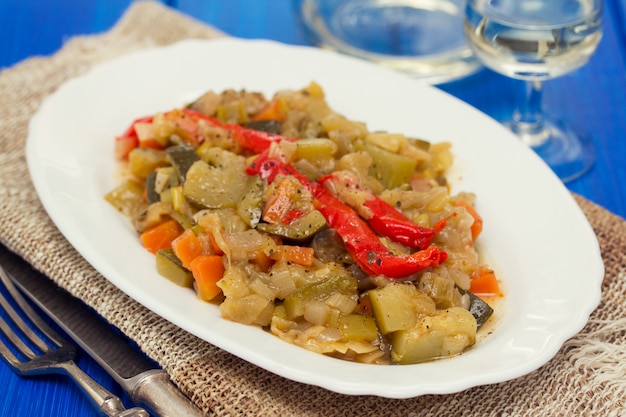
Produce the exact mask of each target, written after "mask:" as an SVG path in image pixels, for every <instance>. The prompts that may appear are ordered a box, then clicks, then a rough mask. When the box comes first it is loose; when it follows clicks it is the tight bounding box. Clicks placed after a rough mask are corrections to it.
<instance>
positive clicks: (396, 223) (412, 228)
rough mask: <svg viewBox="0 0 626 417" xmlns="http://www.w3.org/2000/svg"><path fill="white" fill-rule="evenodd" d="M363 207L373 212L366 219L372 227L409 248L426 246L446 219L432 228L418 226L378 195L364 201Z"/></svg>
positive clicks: (444, 223) (441, 227)
mask: <svg viewBox="0 0 626 417" xmlns="http://www.w3.org/2000/svg"><path fill="white" fill-rule="evenodd" d="M365 207H367V208H369V209H370V210H371V211H372V214H373V216H372V218H371V219H368V223H369V224H370V226H372V229H374V230H375V231H376V232H377V233H379V234H381V235H383V236H387V237H389V238H390V239H391V240H393V241H395V242H398V243H402V244H403V245H406V246H409V247H411V248H418V249H424V248H427V247H428V245H430V242H431V241H432V240H433V238H434V237H435V235H436V234H437V233H439V232H440V231H441V229H443V227H444V226H445V225H446V219H445V218H443V219H441V220H439V221H438V222H437V223H435V224H434V225H433V227H432V228H430V227H424V226H419V225H417V224H415V223H414V222H412V221H411V220H409V219H408V218H407V217H406V216H405V215H404V214H402V213H400V212H399V211H398V210H396V209H395V208H393V206H391V205H390V204H388V203H387V202H385V201H384V200H381V199H380V198H379V197H375V198H374V199H373V200H368V201H366V202H365Z"/></svg>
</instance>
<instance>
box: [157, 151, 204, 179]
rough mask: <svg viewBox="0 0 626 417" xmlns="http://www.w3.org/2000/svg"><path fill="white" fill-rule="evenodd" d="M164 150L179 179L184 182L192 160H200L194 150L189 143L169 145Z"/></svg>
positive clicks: (192, 162)
mask: <svg viewBox="0 0 626 417" xmlns="http://www.w3.org/2000/svg"><path fill="white" fill-rule="evenodd" d="M165 151H166V152H167V155H168V156H169V158H170V161H171V162H172V165H173V166H174V168H176V172H177V173H178V176H179V177H180V178H181V181H183V182H184V181H185V176H186V175H187V171H189V168H190V167H191V166H192V165H193V164H194V162H196V161H199V160H200V157H199V156H198V154H197V153H196V150H195V149H194V148H193V147H191V146H189V145H177V146H170V147H169V148H167V149H166V150H165Z"/></svg>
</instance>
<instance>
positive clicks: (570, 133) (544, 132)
mask: <svg viewBox="0 0 626 417" xmlns="http://www.w3.org/2000/svg"><path fill="white" fill-rule="evenodd" d="M507 126H508V127H509V129H511V131H513V133H515V134H516V135H517V136H518V137H519V138H520V140H521V141H522V142H524V143H525V144H527V145H528V146H530V148H531V149H533V150H534V151H535V152H536V153H537V154H538V155H539V156H540V157H541V158H542V159H543V160H544V161H545V162H546V163H547V164H548V165H549V166H550V168H552V171H554V173H555V174H556V175H557V176H558V177H559V178H560V179H561V180H562V181H563V182H568V181H572V180H574V179H576V178H578V177H580V176H581V175H583V174H585V173H586V172H587V171H589V169H591V167H592V166H593V164H594V162H595V160H596V154H595V147H594V145H593V141H592V139H591V137H590V136H589V135H588V134H587V133H586V132H582V131H580V130H578V129H576V128H575V127H572V126H570V125H568V124H565V123H563V122H562V121H544V122H543V123H542V124H541V127H542V128H541V129H538V128H537V127H536V126H534V125H526V126H525V125H524V124H520V123H509V124H508V125H507Z"/></svg>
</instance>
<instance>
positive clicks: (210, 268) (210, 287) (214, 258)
mask: <svg viewBox="0 0 626 417" xmlns="http://www.w3.org/2000/svg"><path fill="white" fill-rule="evenodd" d="M189 266H190V269H191V274H192V275H193V278H194V280H195V286H196V292H197V293H198V297H199V298H200V299H202V300H204V301H210V300H212V299H213V298H215V297H216V296H217V295H218V294H219V293H220V292H221V291H222V290H221V289H220V287H218V286H217V282H218V281H219V280H220V279H222V277H223V276H224V263H223V262H222V257H221V256H219V255H200V256H197V257H196V258H195V259H194V260H193V261H191V264H190V265H189Z"/></svg>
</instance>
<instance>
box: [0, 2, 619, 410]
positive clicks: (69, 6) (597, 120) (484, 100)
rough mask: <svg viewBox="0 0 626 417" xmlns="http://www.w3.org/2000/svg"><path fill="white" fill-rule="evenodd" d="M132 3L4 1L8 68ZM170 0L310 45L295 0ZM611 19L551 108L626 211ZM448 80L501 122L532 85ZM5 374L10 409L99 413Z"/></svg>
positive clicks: (553, 88) (2, 47)
mask: <svg viewBox="0 0 626 417" xmlns="http://www.w3.org/2000/svg"><path fill="white" fill-rule="evenodd" d="M130 3H131V0H87V1H84V0H0V69H4V68H9V67H11V66H12V65H14V64H16V63H18V62H20V61H22V60H24V59H27V58H28V57H30V56H33V55H50V54H53V53H54V52H55V51H57V50H58V49H59V48H60V47H61V46H62V45H63V43H64V41H66V40H67V39H68V38H70V37H72V36H74V35H82V34H94V33H100V32H103V31H106V30H108V29H109V28H110V27H111V26H112V25H113V24H114V23H115V22H116V21H117V20H118V19H119V18H120V16H121V15H122V14H123V12H124V10H125V9H126V8H127V7H128V5H129V4H130ZM162 3H164V4H167V5H169V6H171V7H173V8H176V9H178V10H179V11H182V12H183V13H186V14H188V15H190V16H193V17H195V18H196V19H198V20H201V21H204V22H206V23H208V24H210V25H213V26H214V27H216V28H218V29H221V30H222V31H224V32H226V33H227V34H229V35H232V36H237V37H242V38H267V39H273V40H277V41H281V42H284V43H289V44H301V45H302V44H308V41H307V39H306V38H305V36H304V34H303V33H302V32H301V31H300V30H299V28H298V26H297V23H296V21H295V19H294V11H293V9H292V3H291V1H290V0H228V1H223V0H178V1H176V0H173V1H162ZM604 17H605V20H604V21H605V30H604V38H603V41H602V43H601V45H600V47H599V49H598V51H597V53H596V54H595V55H594V57H593V58H592V60H591V62H590V63H589V64H588V65H586V66H585V67H583V68H581V69H579V70H578V71H576V72H574V73H572V74H568V75H566V76H564V77H562V78H559V79H557V80H553V81H550V82H548V83H547V84H546V92H545V107H546V110H547V111H550V112H551V113H553V114H555V115H557V116H560V117H564V118H567V119H570V120H574V121H576V122H577V123H578V124H579V125H581V126H583V127H585V128H586V129H587V130H588V131H590V132H591V133H592V134H593V137H594V140H595V144H596V148H597V162H596V164H595V165H594V167H593V168H592V170H591V171H590V172H588V173H587V174H586V175H585V176H583V177H581V178H579V179H577V180H575V181H573V182H571V183H568V184H567V187H568V188H569V189H570V190H571V191H573V192H575V193H578V194H580V195H582V196H584V197H586V198H587V199H589V200H591V201H593V202H595V203H597V204H599V205H601V206H603V207H605V208H607V209H608V210H610V211H611V212H613V213H615V214H618V215H620V216H622V217H626V139H625V138H624V132H626V24H625V23H626V0H605V12H604ZM439 87H440V88H441V89H442V90H445V91H447V92H448V93H450V94H452V95H454V96H456V97H458V98H460V99H462V100H464V101H466V102H468V103H470V104H471V105H473V106H475V107H477V108H478V109H480V110H482V111H483V112H485V113H487V114H489V115H490V116H492V117H493V118H495V119H497V120H505V119H507V118H508V117H509V116H510V114H511V112H512V111H513V104H514V101H515V100H516V99H517V97H520V96H521V94H522V88H523V87H522V85H521V83H520V82H517V81H513V80H509V79H506V78H504V77H502V76H500V75H497V74H495V73H493V72H491V71H488V70H482V71H480V72H478V73H477V74H475V75H473V76H470V77H467V78H465V79H463V80H459V81H456V82H452V83H448V84H443V85H440V86H439ZM0 99H1V98H0ZM0 117H4V116H3V115H0ZM78 362H79V365H80V366H82V367H83V368H84V369H85V370H86V371H87V372H88V373H90V374H91V375H92V376H94V377H95V378H96V379H98V380H99V381H101V382H102V383H103V384H104V385H105V386H107V387H108V388H109V389H111V390H112V391H114V392H115V393H117V394H118V395H122V394H121V392H120V391H119V389H118V388H117V387H116V386H115V385H114V384H113V382H112V380H111V379H110V378H109V377H108V376H107V375H106V374H104V372H103V371H102V370H101V369H99V367H98V366H97V365H96V364H95V363H94V362H93V361H91V360H90V359H89V358H88V357H85V355H81V356H80V357H79V360H78ZM0 381H2V383H1V384H0V417H4V416H17V415H28V416H30V417H38V416H42V417H43V416H46V417H56V416H63V417H73V416H82V417H85V416H95V415H96V413H95V412H94V410H93V409H92V408H91V406H90V404H89V403H88V402H87V401H86V400H85V399H84V397H83V395H82V394H81V393H80V392H79V391H78V389H77V388H75V387H74V386H73V384H72V383H71V382H70V381H69V380H67V379H66V378H64V377H60V376H59V377H37V378H19V377H17V376H15V375H14V374H13V373H12V372H11V371H10V370H9V369H8V368H7V367H6V366H5V365H4V363H1V362H0Z"/></svg>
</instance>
